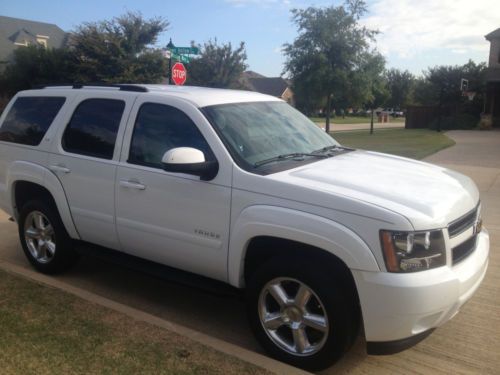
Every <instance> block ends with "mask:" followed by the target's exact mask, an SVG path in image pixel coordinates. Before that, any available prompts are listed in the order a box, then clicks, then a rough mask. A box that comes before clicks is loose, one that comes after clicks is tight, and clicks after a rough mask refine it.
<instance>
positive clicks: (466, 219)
mask: <svg viewBox="0 0 500 375" xmlns="http://www.w3.org/2000/svg"><path fill="white" fill-rule="evenodd" d="M478 209H479V205H478V206H477V207H476V208H474V209H473V210H472V211H470V212H468V213H466V214H465V215H464V216H462V217H460V218H458V219H457V220H455V221H452V222H451V223H450V224H449V225H448V234H449V236H450V238H453V237H455V236H458V235H459V234H460V233H462V232H463V231H465V230H467V229H469V228H470V227H472V226H473V225H474V224H475V222H476V218H477V210H478Z"/></svg>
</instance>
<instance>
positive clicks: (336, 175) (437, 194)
mask: <svg viewBox="0 0 500 375" xmlns="http://www.w3.org/2000/svg"><path fill="white" fill-rule="evenodd" d="M273 177H274V178H277V179H279V180H281V181H282V182H286V183H291V184H294V185H295V184H296V185H299V186H302V187H308V188H310V189H314V190H321V191H323V192H328V193H332V194H336V195H343V196H348V197H349V198H351V199H356V200H360V201H364V202H367V203H370V204H373V205H377V206H380V207H383V208H385V209H389V210H392V211H395V212H397V213H399V214H401V215H403V216H405V217H406V218H407V219H408V220H409V221H410V222H411V223H412V225H413V226H414V227H415V229H418V230H420V229H432V228H431V227H445V226H447V225H448V223H449V222H450V221H453V220H454V219H457V218H458V217H460V216H462V215H464V214H465V213H467V212H469V211H470V210H472V209H473V208H474V207H475V206H476V205H477V203H478V200H479V192H478V190H477V188H476V185H475V184H474V182H473V181H472V180H471V179H470V178H469V177H467V176H464V175H462V174H460V173H457V172H454V171H452V170H449V169H446V168H442V167H439V166H436V165H432V164H428V163H424V162H420V161H415V160H412V159H407V158H402V157H398V156H393V155H387V154H381V153H376V152H369V151H353V152H348V153H345V154H341V155H338V156H334V157H331V158H328V159H324V160H321V161H318V162H314V163H311V164H307V165H305V166H303V167H299V168H295V169H293V170H288V171H285V172H280V173H277V174H274V175H273Z"/></svg>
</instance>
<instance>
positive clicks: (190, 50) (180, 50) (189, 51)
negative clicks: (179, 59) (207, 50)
mask: <svg viewBox="0 0 500 375" xmlns="http://www.w3.org/2000/svg"><path fill="white" fill-rule="evenodd" d="M170 50H171V51H172V52H173V53H175V54H177V55H197V54H199V53H200V51H199V49H198V47H172V48H171V49H170Z"/></svg>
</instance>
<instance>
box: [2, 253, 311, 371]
mask: <svg viewBox="0 0 500 375" xmlns="http://www.w3.org/2000/svg"><path fill="white" fill-rule="evenodd" d="M0 268H1V269H3V270H4V271H6V272H8V273H11V274H15V275H19V276H22V277H24V278H27V279H30V280H33V281H36V282H38V283H40V284H44V285H46V286H49V287H53V288H56V289H60V290H63V291H65V292H67V293H70V294H73V295H75V296H77V297H79V298H81V299H84V300H86V301H89V302H91V303H95V304H97V305H100V306H103V307H106V308H108V309H111V310H114V311H117V312H120V313H122V314H124V315H127V316H129V317H131V318H133V319H135V320H138V321H142V322H145V323H148V324H151V325H154V326H157V327H160V328H164V329H167V330H169V331H172V332H175V333H177V334H179V335H181V336H184V337H187V338H189V339H191V340H193V341H196V342H198V343H200V344H202V345H205V346H208V347H210V348H213V349H215V350H217V351H219V352H222V353H225V354H228V355H230V356H233V357H236V358H239V359H241V360H243V361H245V362H248V363H251V364H253V365H255V366H258V367H261V368H263V369H265V370H268V371H270V372H274V373H276V374H283V375H306V374H311V373H309V372H307V371H304V370H301V369H298V368H296V367H293V366H290V365H287V364H285V363H282V362H279V361H276V360H274V359H272V358H269V357H266V356H264V355H262V354H259V353H255V352H252V351H251V350H248V349H245V348H242V347H240V346H237V345H234V344H231V343H228V342H226V341H223V340H220V339H217V338H215V337H212V336H209V335H206V334H204V333H201V332H198V331H195V330H193V329H191V328H188V327H184V326H182V325H179V324H177V323H173V322H170V321H168V320H165V319H161V318H159V317H157V316H154V315H151V314H149V313H146V312H144V311H141V310H138V309H135V308H133V307H130V306H127V305H124V304H121V303H119V302H115V301H113V300H110V299H108V298H105V297H101V296H99V295H97V294H94V293H91V292H88V291H86V290H84V289H81V288H78V287H74V286H71V285H68V284H66V283H64V282H62V281H59V280H57V279H54V278H52V277H49V276H46V275H43V274H41V273H38V272H36V271H32V270H30V269H27V268H24V267H21V266H17V265H14V264H11V263H8V262H5V261H3V260H0Z"/></svg>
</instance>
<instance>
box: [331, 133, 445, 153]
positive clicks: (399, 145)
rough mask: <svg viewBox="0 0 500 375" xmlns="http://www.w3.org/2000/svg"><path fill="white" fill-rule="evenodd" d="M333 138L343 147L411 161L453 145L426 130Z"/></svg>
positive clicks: (440, 136)
mask: <svg viewBox="0 0 500 375" xmlns="http://www.w3.org/2000/svg"><path fill="white" fill-rule="evenodd" d="M333 137H334V138H335V139H336V140H337V141H339V142H340V143H341V144H342V145H344V146H349V147H353V148H360V149H364V150H370V151H379V152H386V153H388V154H394V155H399V156H405V157H409V158H413V159H423V158H425V157H426V156H429V155H431V154H434V153H436V152H437V151H439V150H442V149H444V148H447V147H450V146H453V145H454V144H455V142H454V141H453V140H451V139H450V138H448V137H447V136H446V135H444V134H443V133H438V132H436V131H432V130H427V129H379V130H376V131H375V132H374V134H371V135H370V133H369V131H368V130H363V131H353V132H342V133H334V134H333Z"/></svg>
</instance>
